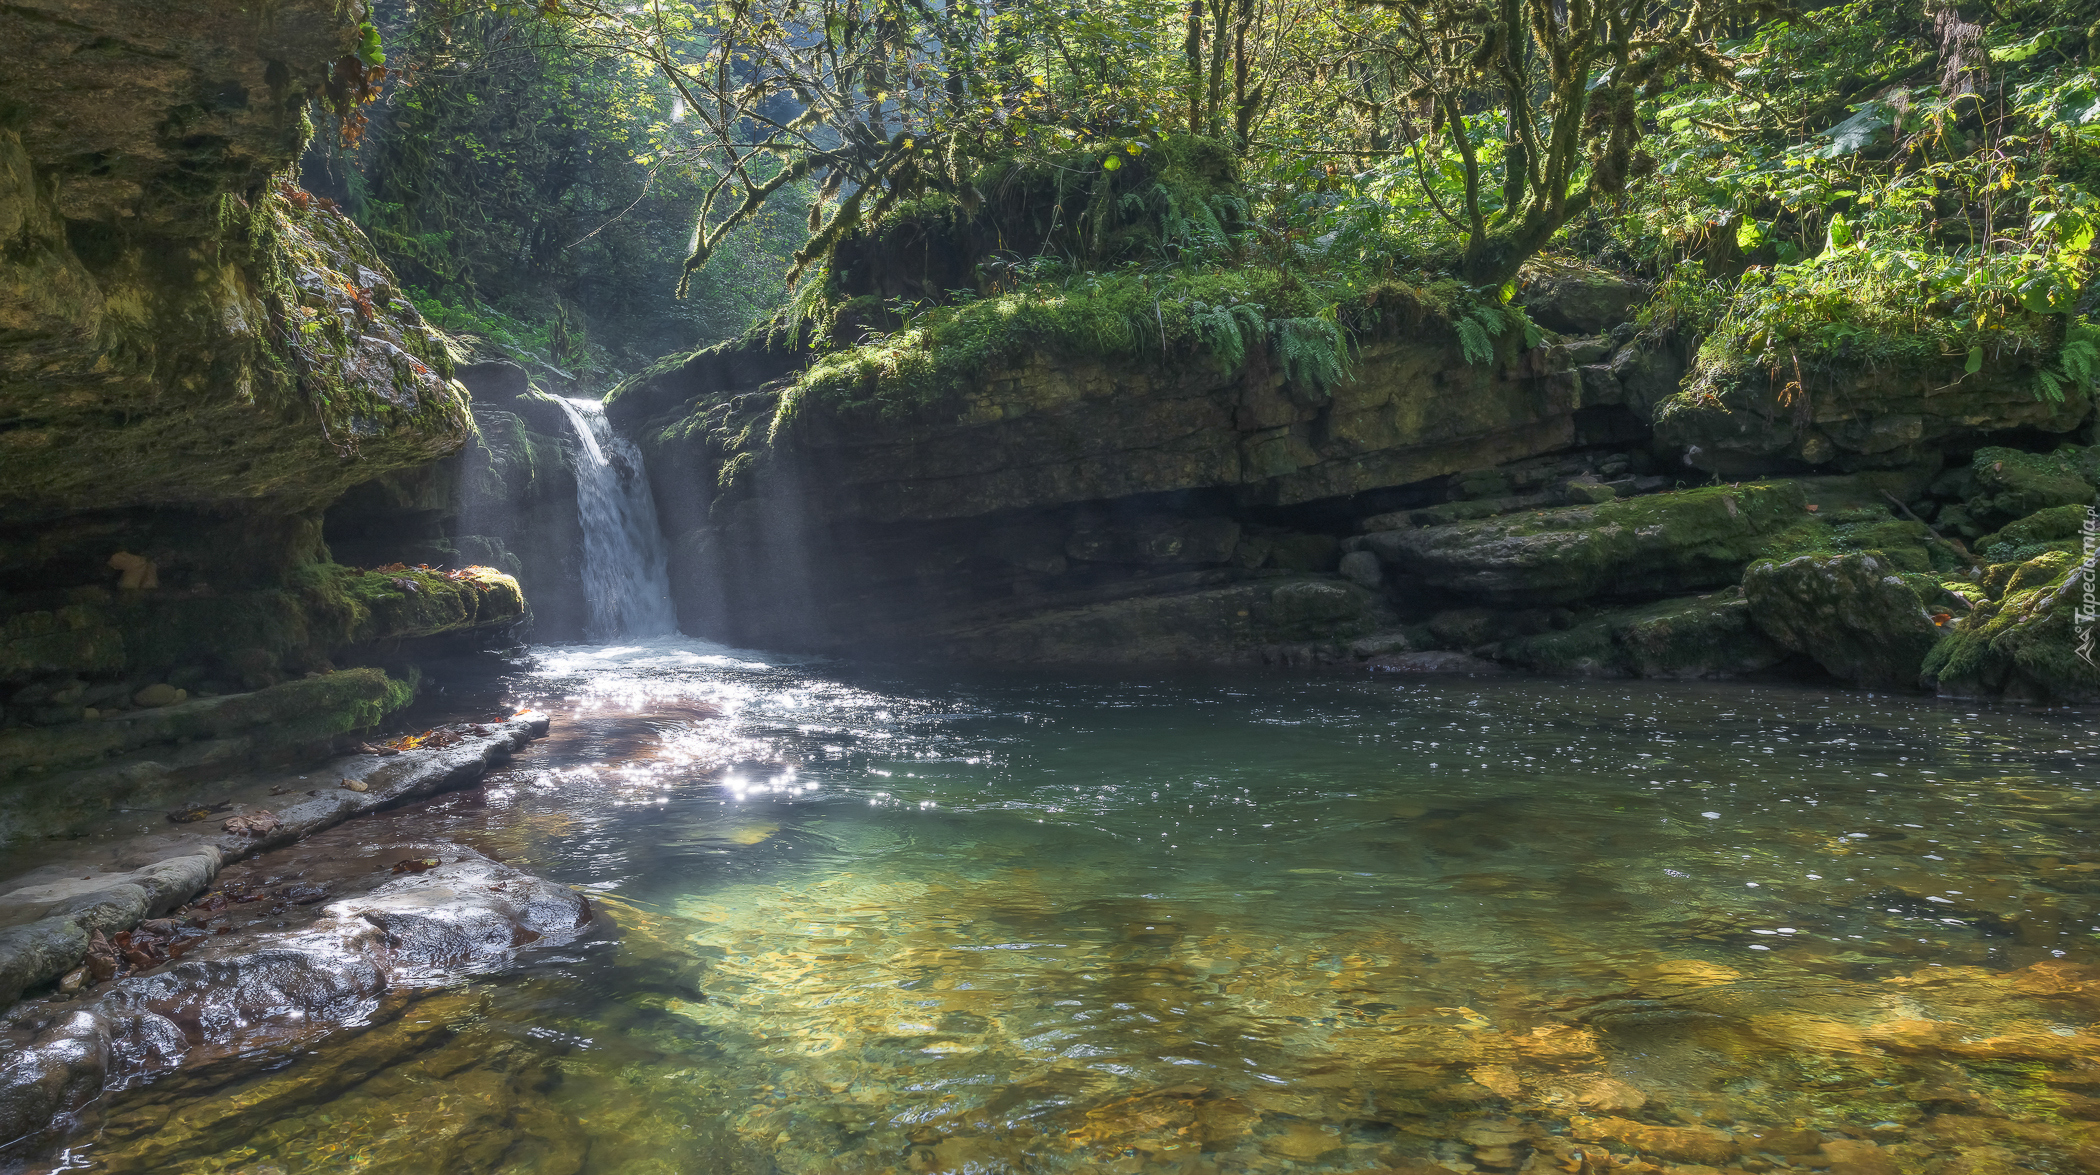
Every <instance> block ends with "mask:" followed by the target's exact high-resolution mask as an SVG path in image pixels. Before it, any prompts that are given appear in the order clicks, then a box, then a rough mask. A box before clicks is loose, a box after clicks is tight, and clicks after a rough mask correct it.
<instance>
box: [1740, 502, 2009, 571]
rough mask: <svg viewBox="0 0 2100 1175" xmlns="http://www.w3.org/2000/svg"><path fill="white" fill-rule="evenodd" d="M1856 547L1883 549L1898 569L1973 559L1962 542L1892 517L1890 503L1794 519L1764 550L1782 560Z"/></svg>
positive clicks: (1957, 565)
mask: <svg viewBox="0 0 2100 1175" xmlns="http://www.w3.org/2000/svg"><path fill="white" fill-rule="evenodd" d="M1854 551H1860V552H1872V553H1874V554H1876V555H1879V556H1880V557H1882V558H1883V559H1885V560H1886V561H1887V562H1888V563H1889V564H1891V565H1892V566H1894V567H1895V568H1897V569H1898V570H1900V571H1915V572H1945V571H1956V570H1962V569H1966V568H1968V567H1969V566H1971V565H1972V560H1970V559H1969V558H1968V557H1967V556H1966V555H1965V554H1964V553H1963V552H1962V551H1961V550H1960V548H1958V547H1956V546H1955V545H1954V544H1952V543H1949V542H1947V541H1946V540H1944V539H1941V538H1938V537H1935V535H1934V534H1933V530H1932V528H1931V527H1928V526H1926V525H1925V524H1924V523H1922V522H1914V521H1911V520H1910V519H1903V518H1894V517H1891V516H1890V515H1889V512H1888V511H1887V510H1886V509H1884V508H1874V507H1862V508H1859V509H1856V510H1850V511H1843V512H1840V513H1838V514H1837V515H1835V516H1831V517H1822V516H1818V517H1814V518H1810V519H1806V520H1804V521H1802V522H1799V523H1796V524H1795V525H1793V526H1791V527H1788V528H1787V529H1786V530H1784V531H1782V532H1780V533H1779V534H1777V535H1774V536H1773V537H1772V541H1771V542H1769V543H1767V544H1766V546H1765V549H1764V550H1763V551H1762V552H1760V556H1761V557H1762V558H1766V559H1781V560H1784V559H1792V558H1795V557H1796V556H1800V555H1842V554H1848V553H1850V552H1854Z"/></svg>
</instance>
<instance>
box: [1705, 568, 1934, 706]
mask: <svg viewBox="0 0 2100 1175" xmlns="http://www.w3.org/2000/svg"><path fill="white" fill-rule="evenodd" d="M1743 594H1744V596H1745V598H1746V599H1748V600H1749V603H1750V614H1751V616H1752V617H1753V618H1755V619H1756V621H1757V625H1758V627H1759V628H1761V629H1763V630H1764V631H1765V633H1766V634H1767V635H1769V636H1770V637H1771V638H1772V639H1773V640H1775V641H1777V642H1779V643H1780V644H1781V645H1784V646H1785V647H1786V648H1788V649H1791V650H1793V651H1794V652H1797V653H1802V654H1805V655H1807V656H1809V657H1812V658H1814V659H1815V661H1816V663H1817V664H1819V665H1821V666H1823V668H1825V669H1827V670H1829V671H1830V673H1831V675H1832V676H1834V677H1837V678H1839V679H1841V680H1844V681H1849V682H1853V683H1855V684H1858V685H1863V686H1867V687H1869V688H1874V689H1903V690H1914V689H1917V688H1919V679H1920V676H1921V674H1923V672H1924V670H1925V661H1926V657H1927V655H1928V654H1930V653H1932V652H1933V647H1934V646H1935V645H1937V644H1938V643H1939V641H1940V639H1941V636H1942V635H1943V634H1942V631H1941V629H1940V626H1939V625H1938V624H1936V623H1934V621H1933V616H1932V613H1931V612H1930V611H1928V610H1927V609H1926V607H1925V600H1924V599H1923V598H1921V597H1920V595H1919V592H1918V588H1917V587H1916V586H1915V585H1914V584H1913V583H1912V582H1911V580H1910V579H1908V578H1906V577H1905V576H1903V575H1900V574H1898V573H1897V571H1896V569H1895V567H1894V566H1893V565H1891V564H1889V563H1888V562H1887V561H1886V560H1885V559H1884V558H1881V557H1877V556H1876V555H1874V554H1871V553H1864V552H1861V553H1852V554H1844V555H1802V556H1799V557H1797V558H1794V559H1789V560H1786V561H1785V562H1768V563H1760V564H1758V565H1757V566H1755V567H1752V568H1750V570H1749V571H1748V572H1747V573H1745V574H1744V576H1743Z"/></svg>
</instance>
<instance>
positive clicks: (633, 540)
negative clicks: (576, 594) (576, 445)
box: [558, 398, 678, 641]
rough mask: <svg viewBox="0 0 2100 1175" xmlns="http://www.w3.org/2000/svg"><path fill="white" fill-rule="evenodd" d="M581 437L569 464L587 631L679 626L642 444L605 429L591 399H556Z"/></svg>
mask: <svg viewBox="0 0 2100 1175" xmlns="http://www.w3.org/2000/svg"><path fill="white" fill-rule="evenodd" d="M558 402H559V403H560V404H561V407H562V411H564V412H566V413H568V414H569V425H570V427H572V428H574V429H575V430H576V439H577V440H578V441H581V442H582V443H583V453H582V454H581V460H579V461H577V463H576V513H577V514H578V515H579V516H580V517H581V519H582V522H583V595H584V602H585V604H586V605H587V606H588V607H589V609H590V620H589V622H588V624H587V625H586V626H585V627H586V631H587V632H588V633H589V634H590V637H591V639H592V640H595V641H613V640H620V639H624V638H632V637H648V636H662V635H665V634H666V633H673V632H676V631H678V615H677V613H676V612H675V611H674V610H673V609H672V607H671V576H670V573H669V570H668V565H669V562H670V559H669V556H668V554H667V552H666V551H665V550H664V536H663V531H662V530H661V529H660V528H659V527H658V526H657V523H656V502H655V500H654V499H652V498H651V497H650V496H649V479H648V477H647V475H645V474H644V473H643V472H642V454H641V450H639V449H636V448H635V447H634V446H633V445H632V444H630V443H629V442H628V441H627V440H626V439H625V438H624V437H621V436H619V435H618V434H616V433H614V432H613V430H612V425H611V424H610V423H608V422H607V421H606V419H605V406H604V405H602V404H600V403H598V401H596V400H570V399H566V398H563V399H560V400H559V401H558Z"/></svg>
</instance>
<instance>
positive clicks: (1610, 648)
mask: <svg viewBox="0 0 2100 1175" xmlns="http://www.w3.org/2000/svg"><path fill="white" fill-rule="evenodd" d="M1494 655H1495V657H1496V659H1497V660H1502V661H1507V662H1509V663H1511V664H1514V665H1518V666H1520V667H1522V668H1526V669H1531V670H1535V671H1538V672H1543V673H1567V674H1577V675H1581V676H1588V677H1613V676H1623V677H1659V678H1701V677H1730V676H1737V675H1741V674H1744V673H1754V672H1756V671H1758V670H1761V669H1766V668H1769V667H1771V666H1772V665H1775V664H1778V663H1779V662H1780V661H1781V660H1782V659H1783V658H1784V657H1785V653H1784V651H1783V650H1781V649H1779V648H1778V647H1777V646H1775V645H1773V644H1772V642H1771V641H1769V640H1767V639H1765V637H1764V635H1763V634H1762V633H1760V632H1759V631H1758V630H1757V628H1756V626H1755V625H1753V624H1752V623H1751V621H1750V609H1749V605H1748V604H1747V603H1746V602H1744V601H1743V600H1741V599H1738V598H1736V596H1735V594H1734V593H1733V592H1729V593H1726V594H1716V595H1713V596H1698V597H1694V598H1690V599H1675V600H1661V601H1658V602H1656V603H1653V604H1642V605H1636V606H1634V607H1630V608H1618V609H1612V610H1609V611H1605V612H1602V613H1598V614H1595V615H1592V616H1589V617H1587V618H1585V619H1583V620H1581V621H1579V622H1578V623H1576V624H1573V625H1571V626H1569V627H1568V628H1566V629H1564V630H1562V631H1558V632H1545V633H1540V634H1538V635H1536V636H1527V637H1520V638H1517V639H1515V640H1511V641H1507V642H1505V643H1503V644H1502V645H1501V646H1500V647H1499V648H1498V649H1497V650H1496V652H1495V654H1494Z"/></svg>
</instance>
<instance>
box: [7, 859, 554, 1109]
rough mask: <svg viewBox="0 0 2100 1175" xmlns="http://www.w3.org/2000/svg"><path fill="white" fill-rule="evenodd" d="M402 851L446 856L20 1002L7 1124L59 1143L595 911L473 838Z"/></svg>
mask: <svg viewBox="0 0 2100 1175" xmlns="http://www.w3.org/2000/svg"><path fill="white" fill-rule="evenodd" d="M404 852H405V853H420V854H426V855H435V856H437V857H439V858H441V859H443V861H444V864H441V865H439V866H437V867H435V868H431V869H428V870H426V871H424V872H421V873H414V874H409V875H396V874H395V873H394V872H393V871H392V870H391V869H390V868H385V867H382V868H379V869H377V870H375V871H373V872H371V873H369V874H368V875H367V876H366V877H365V878H364V887H363V888H364V892H361V893H357V894H355V895H354V896H348V897H344V898H341V899H339V900H337V901H333V902H330V903H328V904H327V905H325V906H319V907H316V909H317V910H318V913H319V917H318V918H317V919H316V920H314V921H313V922H311V923H308V924H306V925H303V926H299V927H297V928H295V929H293V930H290V931H287V932H282V933H267V932H266V933H262V934H258V935H256V936H254V937H249V936H245V935H241V936H233V937H206V938H203V939H202V940H201V941H202V944H203V945H200V946H197V947H196V948H195V949H194V950H192V951H190V952H189V953H188V954H186V955H185V957H183V958H182V960H181V961H180V962H176V963H170V964H168V965H166V966H163V967H161V968H159V969H157V970H155V971H152V972H149V973H146V974H142V975H138V976H135V977H133V978H130V979H125V980H121V981H119V982H117V983H116V984H115V985H114V986H113V987H111V988H109V989H108V990H106V991H104V992H102V993H100V994H98V995H96V996H94V997H93V998H91V999H89V1000H88V1001H87V1002H85V1003H83V1004H66V1003H59V1004H44V1005H35V1006H31V1007H28V1008H26V1009H24V1010H21V1011H18V1012H17V1014H16V1017H15V1020H14V1026H13V1027H12V1028H11V1029H10V1030H9V1031H7V1032H6V1033H4V1034H0V1136H4V1137H6V1138H8V1139H15V1140H20V1139H24V1138H29V1137H35V1138H38V1139H41V1140H42V1141H43V1142H45V1143H46V1144H50V1143H55V1142H57V1141H59V1140H62V1139H63V1138H64V1137H65V1136H66V1135H67V1134H68V1133H69V1132H71V1131H72V1130H74V1129H76V1128H77V1127H78V1126H80V1125H81V1114H82V1112H83V1110H84V1109H85V1108H86V1106H87V1105H88V1104H89V1103H90V1102H91V1101H92V1100H93V1099H95V1098H96V1097H97V1096H98V1095H100V1094H102V1093H103V1092H105V1091H110V1090H117V1089H122V1088H125V1087H127V1086H130V1085H133V1084H136V1083H139V1082H141V1081H145V1080H149V1079H151V1078H152V1076H153V1075H154V1074H156V1073H158V1072H161V1071H163V1070H168V1069H173V1068H177V1067H180V1066H184V1065H195V1064H201V1063H204V1062H207V1061H211V1060H216V1059H220V1058H226V1057H231V1056H235V1055H238V1054H242V1053H247V1052H250V1051H252V1050H257V1049H272V1048H281V1047H284V1046H288V1045H295V1044H297V1043H299V1042H301V1041H306V1040H311V1039H314V1038H316V1037H318V1036H320V1035H322V1034H324V1033H327V1032H329V1031H332V1030H334V1029H337V1028H340V1027H345V1026H349V1025H353V1024H356V1023H358V1022H360V1021H362V1020H363V1019H365V1018H366V1017H368V1016H370V1015H371V1014H372V1013H373V1012H374V1011H375V1010H376V1009H377V1007H378V1005H379V1001H380V999H381V998H382V997H383V996H384V995H385V994H386V993H388V992H389V991H395V990H401V989H407V988H416V987H427V986H430V985H433V984H438V983H444V982H448V981H450V980H453V979H456V978H458V977H461V976H465V975H471V974H477V973H483V972H488V971H494V970H498V969H501V968H503V967H506V966H508V965H510V963H511V962H512V961H513V960H514V959H515V958H516V956H517V953H518V951H519V950H521V949H523V948H526V947H529V946H534V945H539V946H551V945H558V944H560V943H564V942H567V941H569V940H571V939H573V938H575V937H576V935H577V934H578V933H580V932H581V930H582V929H583V927H584V926H585V925H586V924H587V923H588V922H589V921H590V917H591V914H590V907H589V905H588V904H587V903H586V902H585V901H584V899H583V897H582V896H581V895H579V894H577V893H575V892H573V891H571V890H569V889H567V888H565V887H562V886H558V885H555V884H553V883H551V882H547V881H543V880H541V879H539V878H535V877H532V876H529V875H527V874H524V873H521V872H519V871H517V870H515V869H512V868H510V867H509V866H506V865H502V864H499V863H498V862H496V861H493V860H491V859H489V858H487V857H485V856H482V855H481V854H479V853H476V852H474V851H472V850H470V849H466V848H463V847H461V846H459V845H455V844H445V843H435V844H416V845H404V846H395V847H394V851H393V853H392V855H399V854H400V853H404ZM381 860H382V864H384V858H382V859H381Z"/></svg>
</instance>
